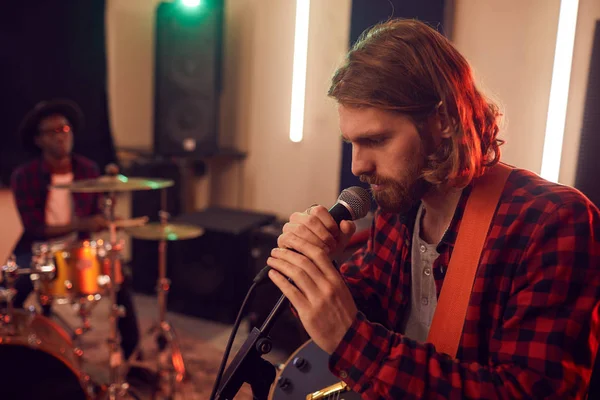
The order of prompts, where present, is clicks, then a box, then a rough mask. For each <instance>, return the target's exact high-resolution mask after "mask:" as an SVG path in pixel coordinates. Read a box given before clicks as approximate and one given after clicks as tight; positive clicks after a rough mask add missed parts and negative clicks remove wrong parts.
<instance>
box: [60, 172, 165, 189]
mask: <svg viewBox="0 0 600 400" xmlns="http://www.w3.org/2000/svg"><path fill="white" fill-rule="evenodd" d="M170 186H173V181H172V180H167V179H154V178H128V177H126V176H125V175H116V176H108V175H104V176H100V177H98V178H96V179H82V180H79V181H75V182H71V183H67V184H60V185H51V186H50V188H52V189H69V190H70V191H71V192H73V193H103V192H129V191H134V190H155V189H162V188H166V187H170Z"/></svg>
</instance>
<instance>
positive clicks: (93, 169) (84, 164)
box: [10, 154, 101, 253]
mask: <svg viewBox="0 0 600 400" xmlns="http://www.w3.org/2000/svg"><path fill="white" fill-rule="evenodd" d="M71 158H72V168H73V180H74V181H77V180H81V179H93V178H97V177H98V176H100V172H99V169H98V165H97V164H96V163H94V162H93V161H92V160H90V159H88V158H85V157H83V156H80V155H76V154H73V155H72V156H71ZM10 183H11V189H12V191H13V194H14V196H15V201H16V203H17V208H18V209H19V213H20V215H21V221H22V222H23V227H24V233H23V236H22V238H21V240H20V241H19V243H18V244H17V246H16V248H15V253H23V252H30V251H31V243H32V242H33V241H34V240H44V239H46V238H44V237H40V236H38V235H36V234H35V233H34V232H35V230H34V228H35V227H38V226H43V225H45V224H46V199H47V197H48V185H50V183H51V171H50V166H49V165H48V163H47V162H45V161H44V159H43V158H36V159H34V160H32V161H30V162H28V163H27V164H24V165H22V166H20V167H19V168H17V169H16V170H15V171H14V172H13V173H12V176H11V182H10ZM73 208H74V213H75V215H76V216H77V217H80V218H81V217H87V216H90V215H95V214H100V213H101V210H100V207H99V198H98V194H96V193H73Z"/></svg>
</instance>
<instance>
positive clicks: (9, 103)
mask: <svg viewBox="0 0 600 400" xmlns="http://www.w3.org/2000/svg"><path fill="white" fill-rule="evenodd" d="M104 10H105V0H85V1H81V0H60V1H47V0H27V1H10V2H8V1H4V2H2V11H0V88H1V92H0V96H1V97H2V102H1V104H2V107H0V126H1V134H2V138H3V139H4V140H3V143H2V146H1V147H0V180H1V183H3V184H8V182H9V178H10V174H11V172H12V170H13V169H14V168H15V167H16V166H17V165H19V164H21V163H23V162H25V161H27V160H28V159H29V158H31V156H32V154H28V153H27V152H25V151H24V150H23V149H22V148H21V146H20V141H19V138H18V137H17V129H18V126H19V123H20V122H21V120H22V118H23V117H24V115H25V114H26V113H27V112H28V111H29V110H30V109H31V108H33V106H34V105H35V104H36V103H38V102H40V101H43V100H49V99H51V98H56V97H66V98H69V99H71V100H73V101H75V102H76V103H78V104H79V106H80V107H81V108H82V110H83V113H84V115H85V117H86V124H85V127H84V129H83V132H75V137H74V142H75V145H74V151H76V152H77V153H80V154H82V155H84V156H86V157H88V158H91V159H92V160H94V161H96V162H97V163H98V164H99V165H100V167H101V168H103V167H104V166H105V165H106V164H108V163H109V162H113V161H114V160H115V150H114V145H113V141H112V136H111V133H110V127H109V120H108V110H107V94H106V54H105V27H104Z"/></svg>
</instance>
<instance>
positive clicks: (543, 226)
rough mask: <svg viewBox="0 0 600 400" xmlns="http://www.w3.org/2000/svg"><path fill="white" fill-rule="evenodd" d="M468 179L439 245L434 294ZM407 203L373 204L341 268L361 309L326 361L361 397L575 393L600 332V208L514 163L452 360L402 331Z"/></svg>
mask: <svg viewBox="0 0 600 400" xmlns="http://www.w3.org/2000/svg"><path fill="white" fill-rule="evenodd" d="M470 192H471V187H467V188H466V189H465V190H464V191H463V195H462V197H461V200H460V202H459V204H458V207H457V210H456V212H455V215H454V218H453V220H452V222H451V224H450V227H449V229H448V231H447V232H446V234H445V235H444V237H443V238H442V241H441V242H440V244H439V246H438V248H437V250H438V252H439V253H440V256H439V257H438V258H437V260H436V261H435V263H434V266H433V269H434V277H435V281H436V286H437V295H438V296H439V294H440V290H441V287H442V284H443V282H444V276H445V273H446V267H447V266H448V263H449V260H450V256H451V255H452V249H453V246H454V243H455V239H456V236H457V231H458V229H459V227H460V221H461V218H462V215H463V212H464V208H465V204H466V200H467V198H468V196H469V193H470ZM414 214H415V213H411V216H407V217H404V218H403V217H400V216H399V215H396V214H389V213H383V212H381V211H380V210H378V211H377V213H376V215H375V219H374V221H373V226H372V228H371V234H370V238H369V241H368V243H367V244H366V246H365V247H364V248H362V249H361V250H359V251H358V252H356V253H355V254H354V255H353V256H352V257H351V259H350V260H349V261H348V262H346V263H345V264H344V265H342V267H341V272H342V275H343V276H344V279H345V280H346V282H347V284H348V286H349V288H350V290H351V292H352V293H353V296H354V298H355V300H356V302H357V306H358V308H359V310H360V311H359V312H358V314H357V317H356V318H355V320H354V322H353V324H352V326H351V327H350V329H349V330H348V332H347V333H346V335H345V337H344V338H343V340H342V342H341V343H340V345H339V346H338V348H337V349H336V351H335V352H334V354H333V355H332V356H331V357H330V364H329V368H330V370H331V371H332V372H333V373H334V374H335V375H337V376H339V377H340V378H341V379H343V380H344V381H345V382H347V383H348V384H349V386H350V388H351V389H352V390H354V391H356V392H359V393H361V394H362V397H363V398H364V399H382V398H385V399H389V398H391V399H400V398H402V399H422V398H452V399H466V398H469V399H476V398H477V399H479V398H544V399H547V398H560V399H564V398H582V397H583V396H585V393H586V390H587V386H588V384H589V380H590V374H591V369H592V366H593V363H594V358H595V355H596V353H597V349H598V337H599V335H600V316H599V314H600V311H599V308H600V300H599V299H600V244H599V238H600V224H599V222H600V215H599V211H598V209H597V208H596V207H595V206H594V205H592V204H591V203H590V201H589V200H588V199H587V198H585V197H584V196H583V195H582V194H581V193H580V192H578V191H577V190H574V189H572V188H569V187H566V186H561V185H557V184H553V183H550V182H547V181H545V180H543V179H541V178H540V177H539V176H537V175H535V174H533V173H531V172H528V171H524V170H517V169H515V170H514V171H513V172H512V173H511V175H510V177H509V179H508V181H507V183H506V186H505V189H504V191H503V194H502V197H501V200H500V204H499V207H498V209H497V211H496V214H495V216H494V218H493V221H492V225H491V228H490V231H489V234H488V237H487V239H486V242H485V245H484V249H483V253H482V257H481V261H480V265H479V268H478V270H477V274H476V277H475V281H474V286H473V290H472V294H471V297H470V301H469V306H468V309H467V315H466V320H465V324H464V328H463V333H462V338H461V340H460V346H459V349H458V353H457V356H456V359H454V360H453V359H451V358H450V357H449V356H448V355H446V354H441V353H438V352H436V349H435V348H434V346H433V345H432V344H430V343H419V342H416V341H414V340H411V339H409V338H407V337H405V336H403V335H402V334H401V333H398V332H400V330H401V329H402V328H401V327H402V324H403V322H404V319H405V316H406V313H407V312H408V311H409V309H410V305H409V301H410V293H411V286H410V281H411V265H410V264H411V259H410V254H411V252H410V247H411V240H412V233H411V232H412V226H413V225H414V223H415V221H414V219H415V215H414Z"/></svg>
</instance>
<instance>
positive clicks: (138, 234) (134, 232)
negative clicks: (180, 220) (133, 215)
mask: <svg viewBox="0 0 600 400" xmlns="http://www.w3.org/2000/svg"><path fill="white" fill-rule="evenodd" d="M125 232H127V233H129V234H130V235H131V237H133V238H136V239H145V240H162V239H164V240H185V239H192V238H195V237H198V236H201V235H202V234H204V229H202V228H200V227H198V226H194V225H183V224H165V225H162V224H161V223H159V222H153V223H150V224H146V225H143V226H136V227H132V228H126V229H125Z"/></svg>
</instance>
